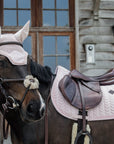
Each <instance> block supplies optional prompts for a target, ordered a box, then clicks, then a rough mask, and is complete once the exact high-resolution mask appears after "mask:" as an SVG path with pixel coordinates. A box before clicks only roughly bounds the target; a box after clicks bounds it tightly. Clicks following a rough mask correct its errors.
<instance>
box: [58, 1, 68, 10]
mask: <svg viewBox="0 0 114 144" xmlns="http://www.w3.org/2000/svg"><path fill="white" fill-rule="evenodd" d="M56 5H57V9H68V0H56Z"/></svg>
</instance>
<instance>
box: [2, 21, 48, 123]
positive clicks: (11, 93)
mask: <svg viewBox="0 0 114 144" xmlns="http://www.w3.org/2000/svg"><path fill="white" fill-rule="evenodd" d="M28 28H29V23H27V24H26V25H25V26H24V27H23V28H22V29H21V30H20V31H18V32H17V33H16V34H3V35H0V110H1V111H2V113H4V112H5V114H6V118H7V119H12V118H13V119H16V118H17V117H18V115H20V117H21V118H22V120H23V121H27V122H31V121H35V120H39V119H41V118H42V117H43V115H44V111H45V103H44V100H43V98H42V94H41V93H40V92H39V85H40V83H39V80H38V79H36V78H34V77H32V74H31V58H30V57H29V56H28V54H27V53H26V52H25V51H24V49H23V48H22V42H23V40H24V39H25V38H26V37H27V35H28ZM41 91H42V90H41ZM13 113H17V115H13ZM16 116H17V117H16Z"/></svg>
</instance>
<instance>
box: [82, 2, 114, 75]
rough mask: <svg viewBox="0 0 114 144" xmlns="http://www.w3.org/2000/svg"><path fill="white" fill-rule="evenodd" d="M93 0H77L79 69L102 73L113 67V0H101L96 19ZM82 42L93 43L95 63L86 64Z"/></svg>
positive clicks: (90, 73)
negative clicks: (96, 18)
mask: <svg viewBox="0 0 114 144" xmlns="http://www.w3.org/2000/svg"><path fill="white" fill-rule="evenodd" d="M94 1H95V0H86V1H85V0H79V40H80V71H81V72H83V73H85V74H87V75H99V74H103V73H104V72H106V71H107V70H109V69H111V68H114V34H113V31H112V27H113V26H114V0H101V1H100V5H99V11H98V20H94V14H93V13H94V6H95V5H94ZM84 44H94V45H95V64H86V52H85V46H84Z"/></svg>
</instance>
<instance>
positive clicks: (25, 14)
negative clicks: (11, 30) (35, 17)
mask: <svg viewBox="0 0 114 144" xmlns="http://www.w3.org/2000/svg"><path fill="white" fill-rule="evenodd" d="M18 14H19V26H23V25H24V24H25V23H26V22H27V21H28V20H31V13H30V10H26V11H25V10H19V11H18Z"/></svg>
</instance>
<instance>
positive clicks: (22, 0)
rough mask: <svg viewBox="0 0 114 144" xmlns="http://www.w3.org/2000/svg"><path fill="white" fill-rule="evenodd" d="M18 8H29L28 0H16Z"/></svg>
mask: <svg viewBox="0 0 114 144" xmlns="http://www.w3.org/2000/svg"><path fill="white" fill-rule="evenodd" d="M18 8H30V0H18Z"/></svg>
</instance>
